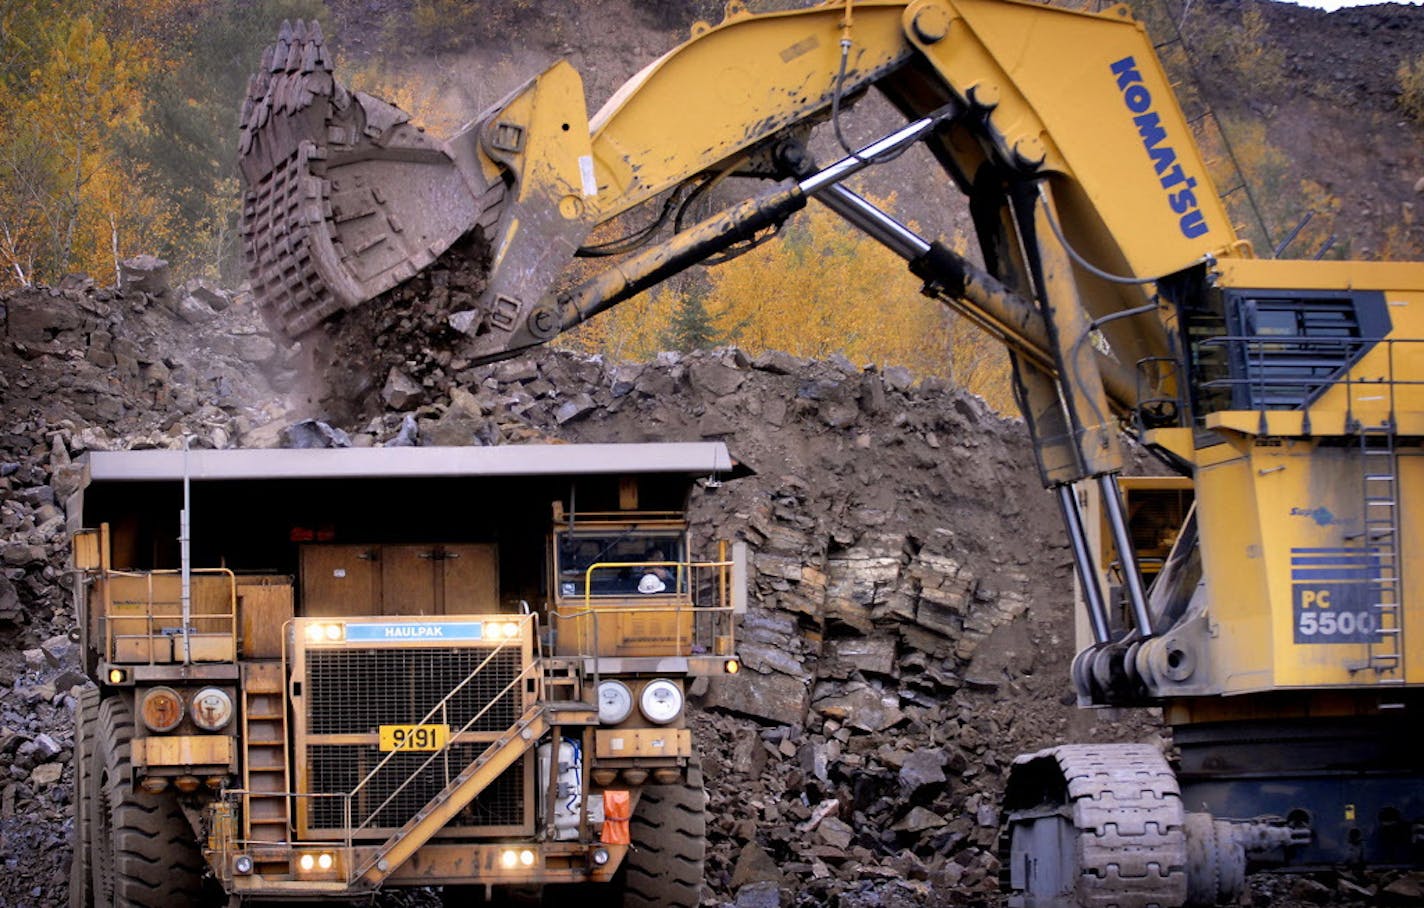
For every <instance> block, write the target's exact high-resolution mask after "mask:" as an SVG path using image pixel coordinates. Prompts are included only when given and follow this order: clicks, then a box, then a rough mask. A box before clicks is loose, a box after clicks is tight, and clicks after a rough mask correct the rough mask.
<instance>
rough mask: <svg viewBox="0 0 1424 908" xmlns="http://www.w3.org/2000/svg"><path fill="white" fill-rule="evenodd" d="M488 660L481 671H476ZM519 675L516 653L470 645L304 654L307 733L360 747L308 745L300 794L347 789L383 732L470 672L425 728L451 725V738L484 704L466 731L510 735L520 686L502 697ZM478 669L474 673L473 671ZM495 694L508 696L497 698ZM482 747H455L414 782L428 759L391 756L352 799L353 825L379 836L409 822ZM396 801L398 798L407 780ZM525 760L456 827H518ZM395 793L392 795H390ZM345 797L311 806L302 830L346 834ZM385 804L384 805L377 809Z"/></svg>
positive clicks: (411, 718)
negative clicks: (345, 738)
mask: <svg viewBox="0 0 1424 908" xmlns="http://www.w3.org/2000/svg"><path fill="white" fill-rule="evenodd" d="M487 657H488V658H489V662H488V663H487V664H485V665H484V667H483V668H479V666H480V664H481V663H483V662H484V661H485V659H486V658H487ZM520 667H521V660H520V652H519V651H518V650H517V649H511V650H509V651H499V652H496V653H495V654H494V655H493V656H492V657H491V656H490V650H488V649H484V648H476V647H464V648H458V647H448V648H403V649H398V648H380V647H373V648H369V649H346V650H318V649H310V650H307V652H306V685H305V687H306V690H305V698H304V699H305V713H306V716H305V718H306V732H307V734H310V735H361V736H363V738H364V739H365V740H364V741H363V742H362V743H359V744H355V743H353V744H332V743H321V744H316V743H308V744H307V745H306V748H305V749H306V756H307V770H308V775H307V784H306V786H305V790H306V791H307V792H311V793H318V794H344V793H347V792H350V791H352V790H353V789H354V788H355V787H356V786H357V785H358V784H360V783H361V781H362V780H363V779H365V778H366V775H367V774H368V773H370V772H371V771H372V770H374V769H375V768H376V766H377V765H378V764H379V763H380V762H381V760H382V759H383V758H384V757H386V756H388V754H387V753H383V752H382V751H381V750H380V748H379V745H378V743H377V735H378V733H379V730H380V726H382V725H413V724H415V723H418V722H419V721H420V720H421V719H422V718H423V717H424V716H425V714H426V713H428V712H429V711H430V710H431V709H432V708H433V707H434V706H435V705H436V704H438V703H439V702H440V701H441V700H442V699H443V698H444V697H445V695H446V694H448V693H450V691H451V690H452V689H453V688H455V687H456V685H458V684H460V683H461V682H462V681H464V680H465V679H466V678H467V677H470V676H471V674H472V673H474V676H473V677H471V678H470V680H469V682H468V683H467V684H465V686H464V687H463V688H461V689H460V691H459V692H458V693H455V694H454V695H453V696H451V697H450V700H449V702H448V703H447V704H446V706H445V709H444V714H443V715H441V714H439V713H437V714H436V715H435V716H434V717H432V719H431V722H433V723H443V724H447V725H449V726H450V733H451V735H452V736H453V735H455V734H456V733H458V732H459V731H460V730H461V729H462V728H464V727H465V724H466V723H467V722H470V720H471V719H473V718H474V716H475V715H476V714H477V713H479V712H480V710H481V709H484V708H485V706H486V705H489V709H488V710H487V711H486V712H485V713H484V715H482V716H480V718H479V719H478V720H476V721H475V722H474V723H473V724H472V725H470V727H469V728H468V729H466V730H467V731H471V732H486V733H490V732H493V733H499V732H504V731H506V730H508V729H509V728H510V727H511V726H512V725H514V724H515V722H517V721H518V720H519V717H520V715H521V713H522V712H523V710H522V708H521V704H522V703H523V691H522V685H519V684H515V685H514V686H512V687H510V688H509V690H508V691H505V687H506V686H508V685H509V684H510V682H511V681H513V680H514V679H515V678H516V677H517V676H518V675H519V671H520ZM476 669H479V671H478V673H475V672H476ZM501 691H504V693H502V694H501ZM487 746H488V743H486V742H474V743H459V744H452V745H451V746H450V747H449V748H448V750H447V751H446V752H445V753H443V754H441V755H439V756H438V757H437V758H436V759H434V760H432V761H431V762H430V765H429V766H427V767H426V768H425V769H424V771H421V772H420V773H419V775H416V772H417V770H419V769H420V766H421V764H423V763H425V761H426V760H427V759H428V758H429V757H430V756H431V754H430V753H428V752H424V753H422V752H411V753H396V754H395V755H394V756H393V757H392V758H391V759H390V761H389V762H387V763H386V765H385V766H384V767H382V768H381V770H380V771H379V772H378V773H377V774H376V775H375V776H374V777H372V778H371V779H370V780H369V781H367V782H366V784H365V785H364V786H363V787H362V790H361V792H360V794H359V795H358V796H357V797H356V798H354V799H352V801H351V825H352V827H353V829H354V828H356V827H363V826H364V829H363V830H362V831H363V832H365V831H371V832H372V834H378V831H379V830H392V829H396V828H399V827H401V826H403V825H404V824H405V822H406V821H407V820H409V819H410V818H411V816H413V815H414V814H415V813H416V812H417V811H418V810H420V809H421V808H423V807H425V806H426V805H427V804H428V803H429V802H430V799H431V798H433V797H434V796H435V795H436V794H437V793H438V792H440V790H441V789H443V788H445V787H446V785H448V784H449V783H450V780H451V779H453V778H454V777H455V776H457V775H459V773H460V772H461V771H462V770H464V769H465V767H466V766H468V765H469V764H470V763H471V762H473V761H474V759H475V758H476V757H478V756H479V755H480V753H482V752H483V751H484V749H485V748H486V747H487ZM412 776H414V779H413V780H412V781H410V782H409V784H406V785H405V788H404V789H403V790H400V792H399V794H394V793H395V792H396V791H397V789H400V788H401V785H402V784H404V783H406V782H407V780H411V779H412ZM524 779H525V770H524V760H523V759H521V760H520V761H519V762H517V763H515V764H514V765H513V766H511V767H510V768H509V769H508V770H506V771H505V772H504V773H503V774H502V775H501V776H500V777H499V778H498V779H496V780H495V782H494V783H493V784H492V785H490V786H489V788H487V789H485V791H483V792H481V793H480V795H479V797H477V798H476V799H475V800H474V802H473V803H471V804H470V806H469V807H467V808H466V809H465V810H464V811H463V812H462V813H461V814H460V816H459V817H457V818H456V820H455V821H454V822H453V823H451V824H450V827H454V828H478V827H487V826H506V825H518V824H521V823H523V822H524ZM393 794H394V797H391V796H392V795H393ZM388 797H390V798H391V800H390V803H388V804H387V803H385V802H386V799H387V798H388ZM342 804H343V800H342V799H341V798H312V799H310V800H309V802H308V817H307V825H308V827H309V828H310V829H312V830H313V831H321V832H333V831H338V830H342V829H344V828H345V827H346V818H345V816H344V808H343V806H342ZM383 804H384V805H385V806H384V807H383V806H382V805H383Z"/></svg>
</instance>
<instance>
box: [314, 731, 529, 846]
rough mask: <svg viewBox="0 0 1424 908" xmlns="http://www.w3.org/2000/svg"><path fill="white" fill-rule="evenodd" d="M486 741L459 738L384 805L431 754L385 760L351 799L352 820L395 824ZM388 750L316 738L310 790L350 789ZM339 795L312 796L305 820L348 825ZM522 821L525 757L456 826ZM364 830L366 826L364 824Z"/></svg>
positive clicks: (324, 826) (371, 825) (370, 826)
mask: <svg viewBox="0 0 1424 908" xmlns="http://www.w3.org/2000/svg"><path fill="white" fill-rule="evenodd" d="M486 746H487V745H485V744H455V745H453V746H451V747H450V749H449V750H448V751H447V752H446V753H445V754H444V755H442V756H441V757H440V758H438V759H436V760H434V761H432V762H431V764H430V765H429V766H427V767H426V768H425V771H424V772H422V773H420V775H419V776H416V778H415V780H414V781H412V782H411V783H410V784H409V785H407V786H406V787H405V789H404V790H403V791H401V792H400V794H398V795H396V796H395V797H394V798H392V799H391V802H390V803H389V804H386V806H385V807H382V806H381V805H382V803H384V802H385V800H386V798H387V797H388V796H389V795H390V794H391V793H392V792H394V791H395V790H396V789H397V788H399V787H400V786H401V783H403V782H405V780H407V779H409V778H411V776H412V775H413V774H414V773H415V772H416V770H418V769H419V768H420V765H421V764H422V763H424V762H425V760H426V758H427V757H429V756H430V755H429V754H428V753H400V754H396V755H395V757H394V758H392V759H391V761H390V762H389V763H387V764H386V765H385V766H384V767H383V768H382V769H381V771H380V772H379V773H378V774H377V775H376V777H375V778H373V779H372V780H371V781H370V782H367V783H366V787H365V788H363V789H362V790H361V792H360V794H358V795H357V796H356V797H355V798H353V799H352V801H351V826H352V828H353V829H355V828H356V827H360V826H363V825H364V827H365V829H366V830H382V829H386V830H389V829H396V828H399V827H401V826H404V825H405V822H406V821H407V820H409V819H410V818H411V816H413V815H414V814H415V812H416V811H418V810H420V809H421V808H422V807H424V806H425V805H426V804H429V803H430V799H431V798H433V797H435V795H436V794H438V793H439V792H440V790H441V789H442V788H444V787H445V786H446V785H448V784H449V783H450V780H451V779H452V778H454V777H455V776H457V775H459V773H460V771H461V770H462V769H464V768H465V767H466V766H468V765H469V764H470V763H472V762H474V759H475V758H476V757H478V756H479V755H480V753H481V752H482V751H483V750H484V749H485V747H486ZM384 756H386V755H385V754H383V753H381V751H379V750H378V749H376V748H375V747H349V746H342V745H337V744H316V745H312V746H310V747H308V748H307V760H308V766H309V767H310V768H311V790H312V791H322V792H346V791H351V790H352V789H354V788H355V787H356V786H357V784H359V783H360V781H361V780H362V779H364V778H365V777H366V774H367V773H368V772H370V771H371V770H372V769H373V768H375V766H376V764H377V763H379V762H381V758H382V757H384ZM343 812H344V809H343V807H342V799H341V798H313V799H312V802H311V806H310V807H309V809H308V817H307V824H308V826H310V827H311V828H312V829H315V830H321V831H324V832H326V831H337V830H341V829H344V828H345V827H346V818H345V816H344V815H343ZM523 821H524V759H523V758H520V760H519V762H517V763H515V764H514V765H513V766H511V767H510V768H509V769H507V770H505V771H504V773H503V774H501V775H500V777H499V778H498V779H496V780H495V781H494V784H492V785H490V787H489V788H486V789H485V790H484V791H482V792H480V796H479V797H477V798H475V800H474V801H473V802H471V804H470V806H468V807H466V808H465V810H464V811H463V812H461V813H460V815H459V816H458V817H456V818H455V820H454V821H453V822H452V823H450V827H451V828H455V827H481V826H513V825H518V824H520V823H522V822H523ZM363 831H364V830H363Z"/></svg>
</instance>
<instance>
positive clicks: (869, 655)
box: [824, 637, 895, 675]
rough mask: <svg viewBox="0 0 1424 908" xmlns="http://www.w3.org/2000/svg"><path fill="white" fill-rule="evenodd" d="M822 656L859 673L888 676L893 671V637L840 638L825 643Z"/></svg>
mask: <svg viewBox="0 0 1424 908" xmlns="http://www.w3.org/2000/svg"><path fill="white" fill-rule="evenodd" d="M824 655H827V656H830V657H831V658H832V659H835V660H836V661H837V662H839V663H840V664H841V665H843V666H845V667H847V668H852V669H855V670H857V671H861V672H870V673H873V674H877V675H888V674H891V673H892V672H894V670H895V640H894V638H893V637H842V638H839V639H835V640H828V641H827V642H826V646H825V650H824Z"/></svg>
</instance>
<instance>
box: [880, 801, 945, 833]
mask: <svg viewBox="0 0 1424 908" xmlns="http://www.w3.org/2000/svg"><path fill="white" fill-rule="evenodd" d="M948 825H949V823H948V822H946V821H945V819H944V817H942V816H940V815H939V814H937V813H935V812H934V811H932V810H927V809H925V808H924V807H911V808H910V812H909V813H907V814H905V815H904V816H903V817H901V818H900V819H899V820H896V821H895V824H894V825H893V826H891V827H890V828H891V829H893V830H895V831H896V832H924V831H925V830H926V829H938V828H940V827H941V826H948Z"/></svg>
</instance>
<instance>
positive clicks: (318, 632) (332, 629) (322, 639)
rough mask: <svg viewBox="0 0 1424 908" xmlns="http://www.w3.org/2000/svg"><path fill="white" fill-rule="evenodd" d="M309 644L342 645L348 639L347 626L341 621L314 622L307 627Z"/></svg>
mask: <svg viewBox="0 0 1424 908" xmlns="http://www.w3.org/2000/svg"><path fill="white" fill-rule="evenodd" d="M306 634H307V642H308V643H340V642H341V641H342V640H345V639H346V625H345V624H343V623H342V622H340V621H329V622H328V621H313V622H312V623H311V624H308V625H307V630H306Z"/></svg>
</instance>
